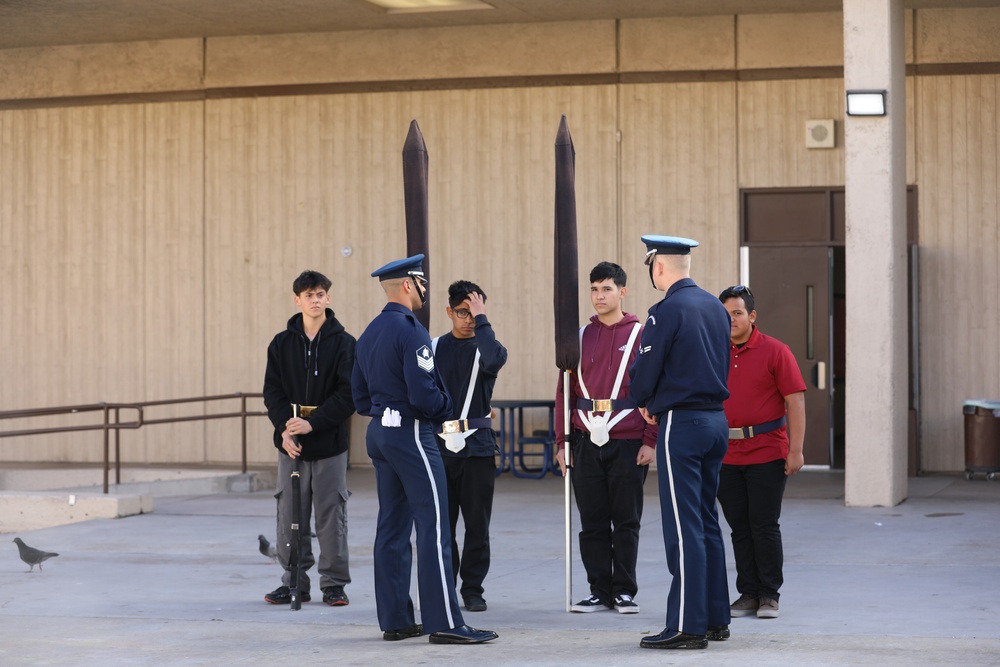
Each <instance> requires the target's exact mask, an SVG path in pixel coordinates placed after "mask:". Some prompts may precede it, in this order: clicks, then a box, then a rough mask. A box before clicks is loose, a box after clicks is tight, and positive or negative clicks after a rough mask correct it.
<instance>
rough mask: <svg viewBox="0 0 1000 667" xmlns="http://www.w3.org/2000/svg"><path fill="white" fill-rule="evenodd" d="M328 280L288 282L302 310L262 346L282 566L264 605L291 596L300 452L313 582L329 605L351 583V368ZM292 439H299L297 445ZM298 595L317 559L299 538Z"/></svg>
mask: <svg viewBox="0 0 1000 667" xmlns="http://www.w3.org/2000/svg"><path fill="white" fill-rule="evenodd" d="M330 285H331V282H330V280H329V279H327V278H326V276H324V275H323V274H321V273H317V272H316V271H304V272H303V273H302V274H301V275H300V276H299V277H298V278H296V279H295V282H294V283H293V284H292V291H293V292H294V293H295V305H296V306H297V307H298V308H300V309H301V311H302V312H301V313H300V314H297V315H294V316H292V318H291V319H290V320H288V328H287V329H286V330H285V331H282V332H281V333H279V334H278V335H276V336H275V337H274V339H273V340H272V341H271V344H270V345H269V346H268V348H267V370H266V371H265V374H264V404H265V405H266V406H267V413H268V417H269V418H270V420H271V423H272V424H274V446H275V447H276V448H277V449H278V452H279V455H278V488H277V493H276V494H275V498H277V500H278V528H277V548H278V562H279V563H280V564H281V565H282V567H283V568H284V570H285V571H284V573H283V574H282V578H281V586H280V587H278V588H277V589H276V590H274V591H272V592H271V593H268V594H267V595H265V596H264V599H265V600H266V601H268V602H270V603H271V604H288V603H289V602H291V595H290V592H289V588H288V584H289V581H290V580H291V570H290V569H289V566H288V560H289V552H290V549H289V546H288V545H289V544H290V542H291V535H292V531H291V516H292V497H291V495H292V494H291V481H290V478H291V471H292V459H294V458H298V459H299V461H300V462H299V474H300V477H299V480H300V481H299V484H300V490H301V493H300V495H301V497H302V516H301V518H300V524H301V525H302V526H303V527H304V528H308V526H309V525H310V514H311V513H312V512H313V511H314V513H315V529H316V538H317V540H318V542H319V551H320V553H319V567H318V568H317V569H318V571H319V575H320V581H319V585H320V589H321V590H322V591H323V601H324V602H326V603H327V604H329V605H331V606H344V605H347V604H348V598H347V594H346V593H345V592H344V586H346V585H347V584H349V583H350V582H351V576H350V571H349V568H348V553H347V499H348V498H349V497H350V495H351V494H350V492H349V491H348V490H347V447H348V440H349V438H348V435H349V433H348V419H350V416H351V415H352V414H354V401H353V399H352V397H351V371H352V368H353V366H354V343H355V340H354V337H353V336H351V335H350V334H349V333H347V331H345V330H344V327H343V325H342V324H341V323H340V322H338V321H337V319H336V318H335V317H334V314H333V311H332V310H330V309H329V308H328V307H327V306H328V305H329V303H330V295H329V291H328V290H329V289H330ZM293 403H295V404H298V405H300V406H313V408H314V409H313V410H312V411H311V413H310V414H309V415H308V416H307V417H293V412H292V404H293ZM293 438H298V445H296V443H295V441H294V440H293ZM300 559H301V563H302V576H301V577H300V580H299V590H300V593H301V600H302V602H309V600H310V599H311V595H310V592H309V589H310V582H309V576H308V574H306V571H307V570H309V568H311V567H312V566H313V564H314V563H315V562H316V559H315V558H314V557H313V553H312V540H310V539H305V540H303V541H302V553H301V554H300Z"/></svg>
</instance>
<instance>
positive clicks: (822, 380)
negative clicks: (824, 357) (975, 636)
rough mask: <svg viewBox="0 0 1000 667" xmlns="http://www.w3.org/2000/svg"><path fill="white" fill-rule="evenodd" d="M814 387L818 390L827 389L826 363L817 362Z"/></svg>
mask: <svg viewBox="0 0 1000 667" xmlns="http://www.w3.org/2000/svg"><path fill="white" fill-rule="evenodd" d="M812 376H813V377H812V380H813V385H814V386H815V387H816V388H817V389H826V362H825V361H817V362H816V365H815V366H813V372H812Z"/></svg>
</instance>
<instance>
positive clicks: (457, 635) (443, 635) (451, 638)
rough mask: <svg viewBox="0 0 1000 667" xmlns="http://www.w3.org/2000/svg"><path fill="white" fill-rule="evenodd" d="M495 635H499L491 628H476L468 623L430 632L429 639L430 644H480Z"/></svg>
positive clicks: (495, 636) (490, 639)
mask: <svg viewBox="0 0 1000 667" xmlns="http://www.w3.org/2000/svg"><path fill="white" fill-rule="evenodd" d="M497 637H499V635H498V634H497V633H495V632H493V631H492V630H477V629H475V628H470V627H469V626H468V625H460V626H458V627H457V628H452V629H451V630H441V631H440V632H432V633H431V636H430V638H429V640H430V643H432V644H482V643H483V642H488V641H492V640H494V639H496V638H497Z"/></svg>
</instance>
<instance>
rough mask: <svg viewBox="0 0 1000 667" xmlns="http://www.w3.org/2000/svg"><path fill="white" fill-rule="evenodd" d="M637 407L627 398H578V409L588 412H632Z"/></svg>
mask: <svg viewBox="0 0 1000 667" xmlns="http://www.w3.org/2000/svg"><path fill="white" fill-rule="evenodd" d="M635 407H636V404H635V402H634V401H630V400H628V399H627V398H601V399H590V398H578V399H576V409H577V410H586V411H587V412H611V411H613V410H632V409H634V408H635Z"/></svg>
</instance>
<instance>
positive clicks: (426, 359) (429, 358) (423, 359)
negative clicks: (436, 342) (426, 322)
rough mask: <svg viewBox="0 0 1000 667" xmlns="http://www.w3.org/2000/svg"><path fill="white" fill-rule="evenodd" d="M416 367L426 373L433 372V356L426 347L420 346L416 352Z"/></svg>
mask: <svg viewBox="0 0 1000 667" xmlns="http://www.w3.org/2000/svg"><path fill="white" fill-rule="evenodd" d="M417 366H420V368H421V369H422V370H425V371H427V372H428V373H430V372H431V371H432V370H434V354H433V353H431V348H429V347H428V346H426V345H422V346H421V347H420V349H419V350H417Z"/></svg>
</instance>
